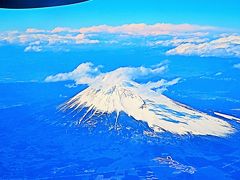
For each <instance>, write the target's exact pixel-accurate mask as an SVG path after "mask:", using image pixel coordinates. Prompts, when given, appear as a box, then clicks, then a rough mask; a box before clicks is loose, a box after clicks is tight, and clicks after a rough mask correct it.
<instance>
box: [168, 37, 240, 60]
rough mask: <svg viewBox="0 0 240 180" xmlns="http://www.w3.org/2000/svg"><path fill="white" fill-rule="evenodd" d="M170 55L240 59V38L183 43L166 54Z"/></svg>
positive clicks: (221, 38)
mask: <svg viewBox="0 0 240 180" xmlns="http://www.w3.org/2000/svg"><path fill="white" fill-rule="evenodd" d="M166 54H168V55H197V56H220V57H225V56H235V57H240V36H237V35H230V36H226V37H220V38H218V39H215V40H212V41H209V42H203V43H197V44H195V43H183V44H180V45H178V46H177V47H175V48H173V49H170V50H168V51H167V52H166Z"/></svg>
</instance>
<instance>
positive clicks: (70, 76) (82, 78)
mask: <svg viewBox="0 0 240 180" xmlns="http://www.w3.org/2000/svg"><path fill="white" fill-rule="evenodd" d="M100 68H101V66H94V65H93V64H92V63H90V62H86V63H82V64H80V65H79V66H78V67H77V68H76V69H74V70H73V71H71V72H67V73H59V74H56V75H51V76H48V77H47V78H46V79H45V81H46V82H58V81H68V80H71V81H74V82H75V83H76V84H92V83H93V82H94V81H98V80H99V79H101V78H103V77H111V79H112V81H109V83H112V82H113V81H114V82H115V81H123V80H124V81H125V80H136V79H139V78H143V77H144V78H146V77H149V76H154V75H159V74H162V73H163V72H165V70H166V68H167V66H166V65H158V66H156V67H155V68H146V67H143V66H140V67H120V68H118V69H115V70H114V71H110V72H107V73H102V72H100ZM108 79H109V78H108ZM164 82H166V81H164Z"/></svg>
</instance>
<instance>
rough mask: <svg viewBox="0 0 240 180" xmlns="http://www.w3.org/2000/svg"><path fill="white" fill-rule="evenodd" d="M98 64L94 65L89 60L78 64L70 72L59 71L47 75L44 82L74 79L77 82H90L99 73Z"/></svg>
mask: <svg viewBox="0 0 240 180" xmlns="http://www.w3.org/2000/svg"><path fill="white" fill-rule="evenodd" d="M99 68H100V66H94V65H93V64H92V63H90V62H86V63H82V64H80V65H79V66H78V67H77V68H76V69H74V70H73V71H72V72H67V73H59V74H56V75H51V76H48V77H47V78H46V79H45V81H46V82H58V81H68V80H72V81H75V82H76V83H77V84H90V83H92V81H94V80H95V78H96V77H97V76H98V75H99V74H100V71H99Z"/></svg>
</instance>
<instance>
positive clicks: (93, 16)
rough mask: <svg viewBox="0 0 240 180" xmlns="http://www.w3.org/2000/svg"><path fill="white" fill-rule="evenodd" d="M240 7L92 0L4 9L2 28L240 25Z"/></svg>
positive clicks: (219, 1) (219, 2)
mask: <svg viewBox="0 0 240 180" xmlns="http://www.w3.org/2000/svg"><path fill="white" fill-rule="evenodd" d="M239 9H240V2H239V1H238V0H211V1H210V0H201V1H194V0H181V1H179V0H168V1H166V0H164V1H163V0H90V1H88V2H85V3H82V4H75V5H70V6H64V7H54V8H45V9H32V10H3V9H1V10H0V22H1V25H0V30H12V29H18V30H23V29H26V28H28V27H34V28H46V29H49V28H54V27H56V26H67V27H72V28H79V27H82V26H92V25H100V24H108V25H121V24H128V23H147V24H154V23H157V22H161V23H173V24H182V23H189V24H199V25H211V26H221V27H227V28H234V29H239V28H240V21H239V18H240V11H239Z"/></svg>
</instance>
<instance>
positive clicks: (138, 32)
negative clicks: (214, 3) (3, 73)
mask: <svg viewBox="0 0 240 180" xmlns="http://www.w3.org/2000/svg"><path fill="white" fill-rule="evenodd" d="M223 32H224V34H223ZM239 39H240V36H239V35H238V34H236V33H235V34H234V33H232V32H231V31H230V30H226V29H221V28H217V27H211V26H199V25H191V24H163V23H157V24H152V25H148V24H124V25H121V26H109V25H99V26H91V27H82V28H79V29H73V28H69V27H56V28H54V29H51V30H44V29H35V28H29V29H27V30H26V31H24V32H22V31H21V32H20V31H7V32H0V44H1V45H4V44H16V45H21V46H23V47H24V51H25V52H29V51H34V52H41V51H48V50H54V51H70V50H71V49H72V48H81V47H84V46H86V45H91V47H95V46H96V45H100V46H103V45H106V46H116V47H121V46H134V47H135V46H143V47H146V48H152V47H156V48H159V49H163V47H164V49H165V52H163V53H165V54H166V55H185V56H190V55H196V56H218V57H222V56H231V57H240V42H239V41H240V40H239Z"/></svg>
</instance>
